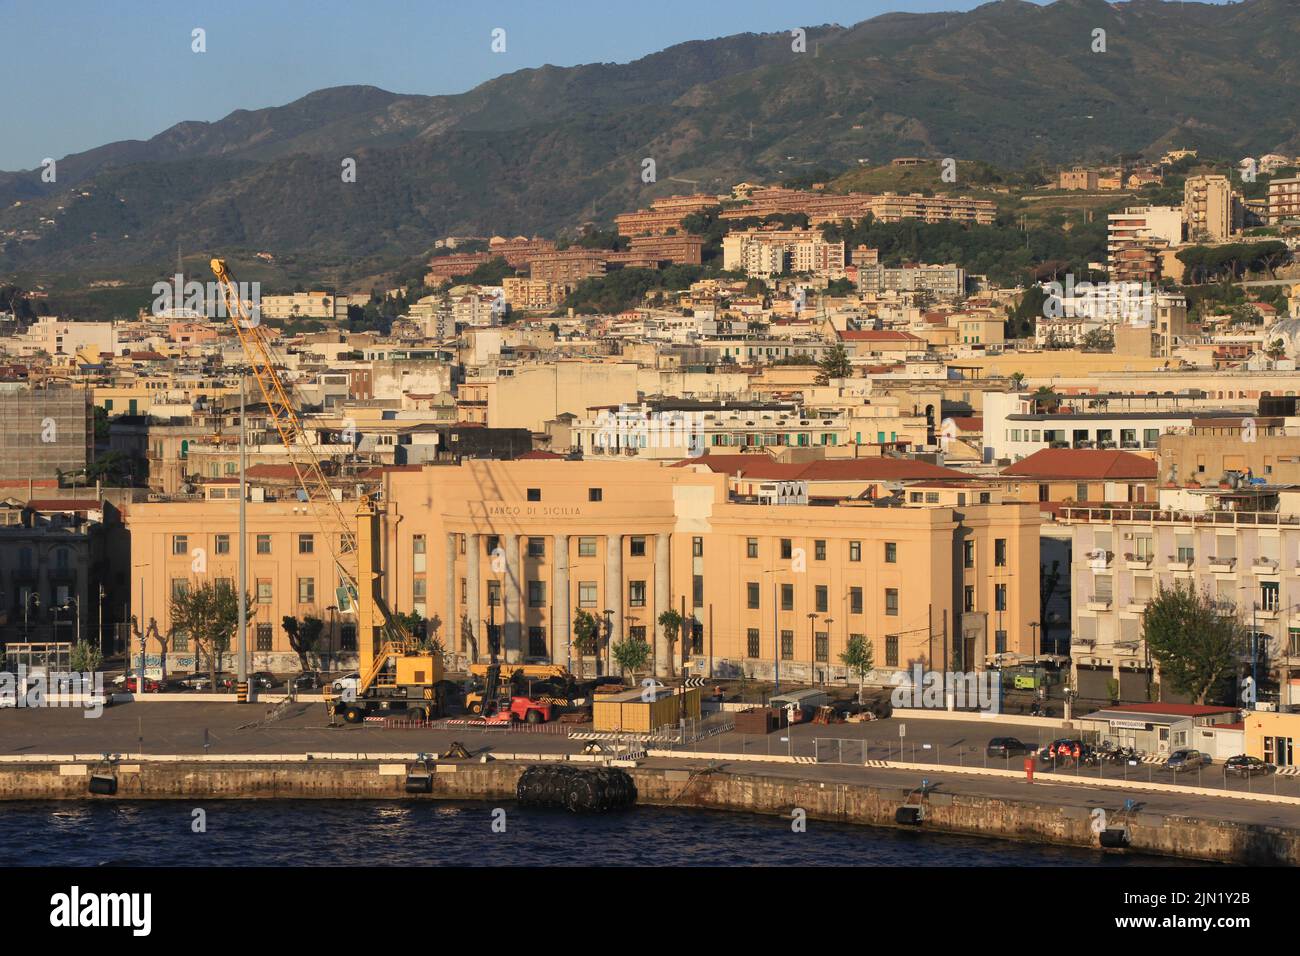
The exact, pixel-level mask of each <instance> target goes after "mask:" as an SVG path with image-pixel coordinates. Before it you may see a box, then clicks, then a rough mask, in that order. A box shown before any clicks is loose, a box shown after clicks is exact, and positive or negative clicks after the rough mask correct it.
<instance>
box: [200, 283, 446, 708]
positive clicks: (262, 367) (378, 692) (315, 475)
mask: <svg viewBox="0 0 1300 956" xmlns="http://www.w3.org/2000/svg"><path fill="white" fill-rule="evenodd" d="M211 266H212V274H213V275H214V276H216V279H217V282H218V284H219V286H220V288H221V294H222V298H223V299H224V302H225V307H226V314H227V315H228V316H229V317H230V320H231V324H232V325H233V326H234V329H235V334H236V335H237V336H238V337H239V343H240V345H241V346H242V347H243V350H244V355H245V357H246V358H247V359H248V363H249V367H250V368H251V369H252V372H253V376H254V378H256V380H257V385H258V389H259V390H260V391H261V393H262V398H263V400H264V401H265V403H266V408H267V420H268V422H269V424H270V426H271V427H272V428H274V429H275V432H276V434H277V435H278V436H279V439H280V442H281V443H282V444H283V445H284V447H285V450H286V452H287V453H288V457H289V461H290V463H291V464H292V465H293V469H294V474H295V476H296V478H297V480H298V486H299V488H300V489H301V490H302V494H303V497H304V500H305V501H306V503H307V504H308V506H309V507H310V508H311V510H312V514H313V515H314V517H315V518H316V522H317V524H318V525H319V526H320V528H321V531H322V533H323V537H324V538H325V542H326V546H327V547H328V548H329V551H330V557H331V559H332V560H333V562H334V565H335V568H336V569H337V571H338V577H339V582H340V587H341V588H342V590H343V591H344V592H345V594H346V597H347V600H348V602H349V603H350V604H351V606H352V607H353V608H354V609H355V611H356V615H357V653H358V658H359V663H360V666H359V667H358V669H357V672H358V675H359V676H358V679H357V685H356V688H355V691H351V690H349V691H345V692H344V694H343V695H342V696H341V697H340V698H339V699H337V700H333V699H331V700H330V707H331V709H332V710H333V711H334V712H336V713H340V714H342V715H343V717H344V719H346V720H348V721H349V722H351V723H360V722H361V721H362V720H364V719H365V717H366V716H368V715H370V714H372V713H376V712H378V713H402V714H404V715H406V716H415V717H418V718H419V719H428V718H430V717H435V716H440V715H441V713H442V697H441V693H440V687H439V683H440V682H441V681H442V678H443V664H442V659H441V656H440V655H438V654H437V653H432V652H430V651H428V650H424V649H422V648H421V645H420V642H419V640H418V639H417V638H415V637H414V636H413V635H412V634H411V633H410V632H409V631H408V630H407V629H406V628H405V627H404V626H403V625H402V623H401V621H399V620H398V619H397V617H396V615H394V614H393V612H392V610H391V609H390V608H389V607H388V604H387V602H386V601H385V600H384V597H383V592H382V588H381V585H380V582H381V580H382V577H383V567H382V561H381V549H380V547H379V542H380V540H381V518H382V515H383V508H382V506H381V505H379V504H377V503H376V501H375V500H374V498H373V497H372V496H371V495H368V494H366V495H358V501H357V510H356V513H355V514H354V515H353V520H352V521H349V520H348V516H347V515H346V514H345V513H344V508H343V501H342V496H341V495H340V494H337V493H336V491H335V489H334V487H333V486H332V485H331V484H330V482H329V477H328V475H327V474H326V468H325V466H324V465H323V463H322V462H321V459H320V456H319V455H318V454H317V452H316V448H315V446H314V445H313V443H312V441H311V439H310V437H309V436H308V435H307V433H306V431H305V430H304V428H303V425H302V419H301V417H300V416H299V414H298V410H297V408H296V407H295V406H294V402H293V398H292V395H291V389H290V388H289V387H288V386H286V384H285V382H284V380H283V379H282V378H281V377H280V373H279V371H278V369H277V368H276V364H277V363H276V354H275V350H274V348H273V345H272V340H271V337H270V335H269V334H268V333H267V330H266V328H265V327H264V326H263V325H262V324H261V322H260V320H259V318H258V317H255V316H254V315H253V311H252V304H251V303H249V302H246V301H244V299H243V297H242V296H241V295H240V293H239V286H238V285H237V284H236V282H235V280H234V278H233V276H232V275H231V273H230V269H229V267H228V266H227V265H226V261H225V260H224V259H213V260H212V262H211ZM240 427H241V428H242V427H244V423H243V422H240ZM354 522H355V523H354ZM242 586H243V582H241V587H242Z"/></svg>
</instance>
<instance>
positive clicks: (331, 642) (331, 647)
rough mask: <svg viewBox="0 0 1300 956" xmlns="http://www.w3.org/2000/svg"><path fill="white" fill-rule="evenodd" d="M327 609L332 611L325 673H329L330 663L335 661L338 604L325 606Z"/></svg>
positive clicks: (326, 644)
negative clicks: (335, 630) (335, 615)
mask: <svg viewBox="0 0 1300 956" xmlns="http://www.w3.org/2000/svg"><path fill="white" fill-rule="evenodd" d="M325 610H327V611H329V612H330V633H329V637H328V639H327V640H326V641H325V673H327V674H328V673H329V672H330V665H331V664H332V663H334V628H335V626H336V621H335V617H334V614H335V612H336V611H338V605H335V604H331V605H330V606H329V607H327V608H325Z"/></svg>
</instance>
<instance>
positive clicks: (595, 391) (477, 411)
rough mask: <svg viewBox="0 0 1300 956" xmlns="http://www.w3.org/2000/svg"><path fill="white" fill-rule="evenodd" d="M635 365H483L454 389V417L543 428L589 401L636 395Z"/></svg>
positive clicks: (629, 399)
mask: <svg viewBox="0 0 1300 956" xmlns="http://www.w3.org/2000/svg"><path fill="white" fill-rule="evenodd" d="M637 372H638V370H637V367H636V366H635V365H633V364H632V363H630V362H619V363H602V362H554V363H552V364H549V365H520V366H509V367H501V368H495V367H494V368H484V369H480V370H479V374H478V375H477V376H473V377H470V378H468V379H466V381H465V382H464V383H463V384H461V386H460V387H459V389H458V392H457V398H456V408H457V413H458V416H459V418H458V420H459V421H462V422H474V423H477V424H480V425H487V426H488V427H489V428H527V429H529V430H530V431H534V432H541V431H545V430H546V422H548V421H551V420H552V419H554V418H555V417H556V416H558V415H560V414H562V413H564V412H571V413H573V414H575V415H577V414H582V413H583V412H585V411H586V409H587V408H589V407H590V406H592V405H597V404H602V403H603V404H615V403H617V404H623V403H626V402H635V401H636V400H637Z"/></svg>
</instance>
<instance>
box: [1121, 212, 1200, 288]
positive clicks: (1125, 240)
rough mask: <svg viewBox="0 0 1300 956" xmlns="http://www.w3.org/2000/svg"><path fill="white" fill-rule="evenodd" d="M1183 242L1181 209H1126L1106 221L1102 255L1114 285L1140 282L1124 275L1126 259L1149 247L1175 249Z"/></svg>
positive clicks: (1134, 276) (1128, 275) (1133, 276)
mask: <svg viewBox="0 0 1300 956" xmlns="http://www.w3.org/2000/svg"><path fill="white" fill-rule="evenodd" d="M1182 241H1183V207H1181V206H1130V207H1129V208H1127V209H1125V210H1124V211H1123V212H1113V213H1111V214H1110V215H1109V216H1108V217H1107V218H1106V255H1107V264H1108V266H1109V269H1110V276H1111V278H1112V279H1114V280H1116V281H1122V280H1125V279H1129V278H1141V277H1139V276H1136V275H1130V274H1128V273H1127V272H1125V268H1124V260H1125V258H1126V256H1127V255H1129V254H1133V253H1137V252H1140V251H1142V250H1144V249H1146V248H1147V247H1149V246H1152V245H1163V246H1176V245H1178V244H1179V243H1181V242H1182Z"/></svg>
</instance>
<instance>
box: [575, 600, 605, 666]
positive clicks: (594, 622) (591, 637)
mask: <svg viewBox="0 0 1300 956" xmlns="http://www.w3.org/2000/svg"><path fill="white" fill-rule="evenodd" d="M599 638H600V620H599V619H598V618H597V617H596V615H594V614H592V613H591V612H590V611H582V610H580V611H578V613H577V614H575V615H573V646H574V647H576V648H577V649H578V653H579V654H581V655H582V656H583V657H591V656H592V655H593V654H595V653H596V649H597V648H598V647H599V644H600V640H599Z"/></svg>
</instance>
